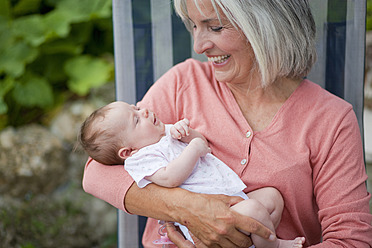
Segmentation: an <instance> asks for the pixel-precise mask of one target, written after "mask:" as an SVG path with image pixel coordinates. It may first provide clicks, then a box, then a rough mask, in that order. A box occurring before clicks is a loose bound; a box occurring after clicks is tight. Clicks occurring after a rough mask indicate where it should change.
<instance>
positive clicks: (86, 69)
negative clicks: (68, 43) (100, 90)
mask: <svg viewBox="0 0 372 248" xmlns="http://www.w3.org/2000/svg"><path fill="white" fill-rule="evenodd" d="M64 69H65V71H66V73H67V75H68V76H69V77H70V80H69V81H68V83H67V84H68V87H69V89H70V90H71V91H72V92H75V93H76V94H78V95H81V96H84V95H86V94H88V93H89V90H90V89H91V88H93V87H98V86H101V85H103V84H105V83H107V82H108V80H109V79H110V77H111V74H112V71H113V65H112V64H109V63H107V62H106V61H105V60H103V59H99V58H93V57H91V56H79V57H76V58H73V59H71V60H69V61H67V62H66V65H65V67H64Z"/></svg>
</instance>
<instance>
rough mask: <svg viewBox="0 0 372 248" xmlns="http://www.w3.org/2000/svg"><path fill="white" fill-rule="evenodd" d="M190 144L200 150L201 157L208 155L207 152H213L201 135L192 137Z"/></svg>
mask: <svg viewBox="0 0 372 248" xmlns="http://www.w3.org/2000/svg"><path fill="white" fill-rule="evenodd" d="M189 146H192V147H194V149H195V150H196V151H197V152H199V154H200V155H199V156H200V157H203V156H205V155H207V153H210V152H211V148H209V147H208V144H207V143H206V142H205V141H204V140H203V139H201V138H199V137H197V138H194V139H192V140H191V141H190V144H189Z"/></svg>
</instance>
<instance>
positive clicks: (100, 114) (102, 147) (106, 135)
mask: <svg viewBox="0 0 372 248" xmlns="http://www.w3.org/2000/svg"><path fill="white" fill-rule="evenodd" d="M110 109H111V107H110V106H109V105H106V106H103V107H101V108H99V109H96V110H95V111H94V112H93V113H92V114H90V116H89V117H88V118H87V119H86V120H85V121H84V122H83V124H82V125H81V128H80V132H79V135H78V141H79V143H80V144H81V146H82V147H83V149H84V150H85V151H86V152H87V153H88V155H89V156H90V157H91V158H93V159H94V160H96V161H98V162H100V163H102V164H105V165H118V164H123V163H124V160H123V159H122V158H120V157H119V156H118V154H117V152H118V151H119V149H120V145H121V144H119V142H115V141H117V140H118V139H120V137H118V134H117V133H115V132H112V131H111V130H110V128H109V127H106V126H105V123H104V119H105V118H106V116H107V113H108V112H109V111H110Z"/></svg>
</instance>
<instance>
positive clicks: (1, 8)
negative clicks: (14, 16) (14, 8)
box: [0, 0, 10, 18]
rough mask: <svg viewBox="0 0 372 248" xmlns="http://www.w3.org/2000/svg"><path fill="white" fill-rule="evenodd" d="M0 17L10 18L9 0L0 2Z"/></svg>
mask: <svg viewBox="0 0 372 248" xmlns="http://www.w3.org/2000/svg"><path fill="white" fill-rule="evenodd" d="M0 16H3V17H6V18H9V17H10V0H1V1H0Z"/></svg>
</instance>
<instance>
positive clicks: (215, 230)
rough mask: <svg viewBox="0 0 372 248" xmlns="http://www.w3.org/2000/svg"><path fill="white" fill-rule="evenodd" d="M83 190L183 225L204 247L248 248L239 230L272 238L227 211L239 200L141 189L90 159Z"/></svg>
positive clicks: (124, 175)
mask: <svg viewBox="0 0 372 248" xmlns="http://www.w3.org/2000/svg"><path fill="white" fill-rule="evenodd" d="M83 188H84V190H85V191H86V192H87V193H89V194H92V195H93V196H95V197H97V198H99V199H102V200H104V201H106V202H108V203H109V204H111V205H113V206H114V207H116V208H119V209H121V210H124V211H126V212H129V213H131V214H137V215H142V216H148V217H151V218H155V219H161V220H166V221H175V222H179V223H182V224H184V225H186V226H187V227H188V228H189V230H190V231H191V232H192V233H193V234H194V235H195V236H196V237H198V238H199V239H200V240H201V241H202V242H203V243H204V244H217V243H219V242H221V244H222V243H228V244H231V243H234V244H236V245H235V246H237V244H244V245H241V247H248V246H249V245H250V244H251V240H250V238H249V237H247V236H246V235H244V234H242V233H241V232H239V231H238V229H241V230H244V231H246V232H251V233H255V234H257V235H259V236H262V237H263V238H268V237H269V236H270V235H271V234H272V233H271V232H270V230H269V229H267V228H266V227H264V226H263V225H261V224H260V223H258V222H257V221H255V220H253V219H251V218H249V217H246V216H242V215H239V214H237V213H236V212H234V211H231V210H230V206H232V205H234V204H236V203H238V202H239V201H241V200H242V199H241V198H240V197H229V196H224V195H205V194H197V193H192V192H189V191H187V190H184V189H180V188H164V187H161V186H157V185H155V184H149V185H147V186H146V187H145V188H142V189H140V188H138V186H137V185H136V184H135V183H133V179H132V178H131V177H130V176H129V174H128V173H127V172H126V171H125V170H124V166H123V165H118V166H107V165H103V164H100V163H98V162H96V161H94V160H92V159H91V158H90V159H89V160H88V162H87V164H86V166H85V170H84V177H83ZM124 197H125V198H124ZM246 244H248V246H247V245H246ZM212 247H213V246H212ZM227 247H228V246H227ZM238 247H239V246H238Z"/></svg>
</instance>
